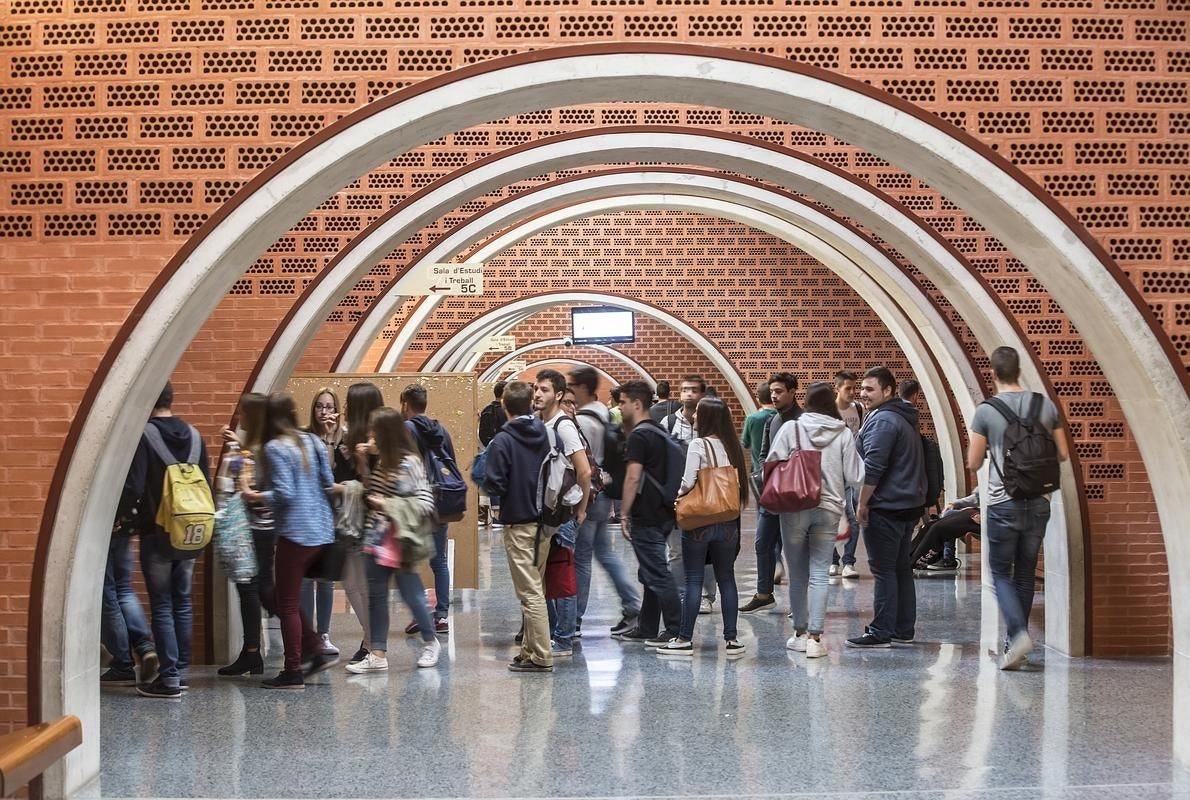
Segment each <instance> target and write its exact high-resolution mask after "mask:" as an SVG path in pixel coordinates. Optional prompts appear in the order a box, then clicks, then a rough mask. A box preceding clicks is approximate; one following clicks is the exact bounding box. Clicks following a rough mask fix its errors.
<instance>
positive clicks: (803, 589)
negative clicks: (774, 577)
mask: <svg viewBox="0 0 1190 800" xmlns="http://www.w3.org/2000/svg"><path fill="white" fill-rule="evenodd" d="M838 529H839V515H838V514H836V513H835V512H833V511H828V510H827V509H825V508H810V509H807V510H805V511H794V512H792V513H788V514H782V515H781V538H782V539H784V540H785V558H786V561H787V564H786V566H787V567H788V569H789V572H788V575H789V608H790V610H791V611H792V612H793V629H794V631H796V632H797V633H807V632H808V633H822V626H823V623H824V622H826V589H827V571H828V570H829V569H830V566H831V555H832V554H833V553H834V552H835V533H836V532H837V531H838ZM807 595H809V602H808V604H807Z"/></svg>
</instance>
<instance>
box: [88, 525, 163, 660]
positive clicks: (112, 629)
mask: <svg viewBox="0 0 1190 800" xmlns="http://www.w3.org/2000/svg"><path fill="white" fill-rule="evenodd" d="M99 638H100V639H101V640H102V641H103V646H104V647H106V648H107V651H108V652H109V653H111V656H112V663H111V667H112V669H114V670H116V671H117V672H127V671H128V670H130V669H132V667H133V660H132V653H133V651H135V652H136V654H137V655H138V656H143V655H145V654H146V653H151V652H152V651H153V639H152V637H151V636H150V635H149V623H148V620H146V619H145V612H144V609H142V608H141V605H140V599H139V598H138V597H137V596H136V590H135V589H133V588H132V539H131V537H129V536H113V537H112V541H111V544H109V545H108V548H107V571H106V572H104V575H103V616H102V617H101V622H100V629H99Z"/></svg>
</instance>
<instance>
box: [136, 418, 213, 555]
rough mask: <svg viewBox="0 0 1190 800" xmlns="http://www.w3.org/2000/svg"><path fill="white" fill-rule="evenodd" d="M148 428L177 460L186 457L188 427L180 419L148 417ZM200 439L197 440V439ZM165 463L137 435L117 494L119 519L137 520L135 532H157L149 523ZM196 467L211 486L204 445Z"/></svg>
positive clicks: (153, 511) (187, 456) (187, 450)
mask: <svg viewBox="0 0 1190 800" xmlns="http://www.w3.org/2000/svg"><path fill="white" fill-rule="evenodd" d="M148 424H150V425H152V426H154V427H155V428H157V430H159V431H160V432H161V438H162V439H164V440H165V446H166V447H167V448H169V452H171V453H173V455H174V457H175V458H177V459H178V460H179V461H185V460H186V459H187V458H189V456H190V436H191V434H190V426H189V425H188V424H187V423H186V421H185V420H184V419H182V418H181V417H152V418H151V419H150V420H149V423H148ZM200 439H201V437H200ZM165 466H166V465H165V464H163V463H162V462H161V459H160V458H158V457H157V455H156V453H154V452H153V450H152V448H150V447H149V442H148V440H147V439H145V436H144V434H143V433H142V434H141V437H140V442H139V443H138V444H137V446H136V454H135V455H134V456H133V457H132V466H131V467H129V469H128V477H127V478H126V479H125V481H124V491H123V492H122V493H121V495H120V505H119V512H118V514H119V516H121V517H131V516H135V517H136V518H137V523H136V524H135V526H134V527H135V529H136V530H137V531H139V532H140V533H146V532H149V531H152V530H158V531H160V530H161V529H160V528H157V527H156V525H155V523H154V522H153V521H154V520H155V519H156V518H157V507H158V506H159V505H161V488H162V484H163V483H164V482H165ZM198 467H199V469H201V470H202V474H203V477H205V478H206V479H207V483H208V484H210V483H211V465H210V462H209V461H208V458H207V445H206V442H203V443H202V447H201V448H200V450H199V457H198Z"/></svg>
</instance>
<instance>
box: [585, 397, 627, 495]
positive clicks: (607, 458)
mask: <svg viewBox="0 0 1190 800" xmlns="http://www.w3.org/2000/svg"><path fill="white" fill-rule="evenodd" d="M578 416H580V417H590V418H591V419H593V420H595V421H596V422H598V423H599V426H600V427H601V428H603V463H602V464H596V463H595V462H594V461H592V462H591V469H592V470H593V471H598V470H599V469H602V470H603V471H604V472H606V473H607V474H608V475H610V476H611V478H612V482H611V484H609V485H607V486H602V485H601V487H600V488H601V491H602V492H603V493H604V494H605V495H606V496H607V497H610V498H612V499H613V500H619V499H620V496H621V494H622V493H623V488H622V487H623V485H624V475H625V474H626V473H627V472H628V462H627V461H626V460H625V459H624V431H623V430H621V429H620V426H619V425H613V424H612V423H611V422H610V421H609V422H604V421H603V418H602V417H600V416H599V415H598V414H596V413H595V412H594V411H592V410H590V409H587V410H586V411H579V412H578ZM579 435H582V426H579ZM587 452H588V454H590V450H589V449H588V451H587ZM596 477H597V476H596V475H595V474H592V478H591V482H592V487H594V484H595V480H596Z"/></svg>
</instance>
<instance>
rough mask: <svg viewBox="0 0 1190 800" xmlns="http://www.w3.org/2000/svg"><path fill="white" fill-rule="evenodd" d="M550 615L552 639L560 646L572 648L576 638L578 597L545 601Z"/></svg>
mask: <svg viewBox="0 0 1190 800" xmlns="http://www.w3.org/2000/svg"><path fill="white" fill-rule="evenodd" d="M545 607H546V610H547V611H548V612H549V615H550V638H551V639H553V640H554V641H555V642H557V643H558V644H560V645H563V646H566V647H568V646H570V642H571V640H572V639H573V638H574V626H575V617H576V615H577V613H578V597H577V596H575V597H559V598H557V599H555V600H546V601H545Z"/></svg>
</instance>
